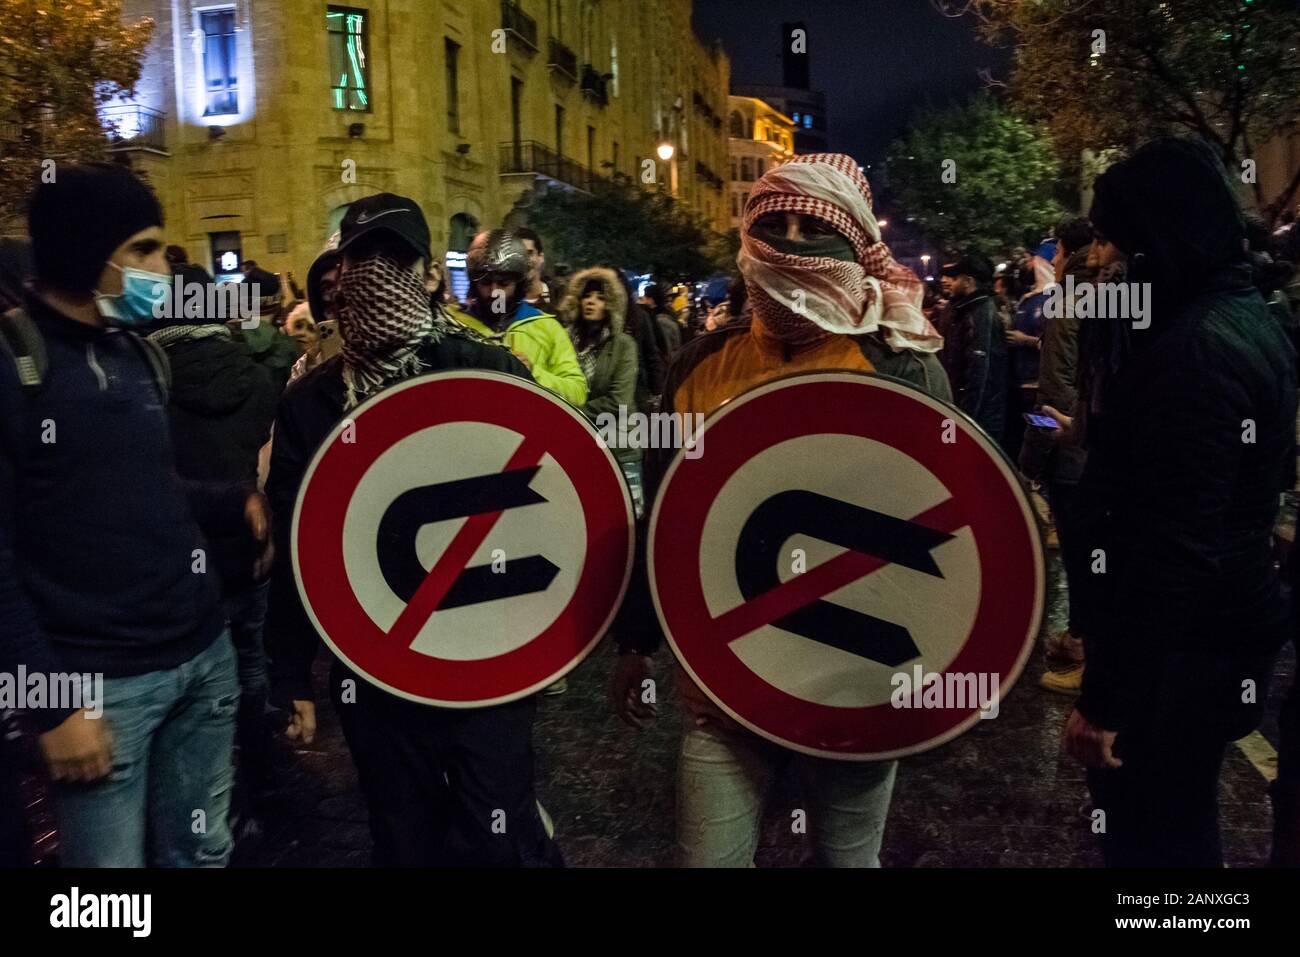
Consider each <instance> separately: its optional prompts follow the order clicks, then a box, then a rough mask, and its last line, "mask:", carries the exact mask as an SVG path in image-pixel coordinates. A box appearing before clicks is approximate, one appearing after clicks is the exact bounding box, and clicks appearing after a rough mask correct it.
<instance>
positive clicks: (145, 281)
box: [95, 262, 172, 326]
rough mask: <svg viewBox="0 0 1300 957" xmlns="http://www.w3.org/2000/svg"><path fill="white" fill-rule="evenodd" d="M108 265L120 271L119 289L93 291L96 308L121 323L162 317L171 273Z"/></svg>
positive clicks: (140, 322)
mask: <svg viewBox="0 0 1300 957" xmlns="http://www.w3.org/2000/svg"><path fill="white" fill-rule="evenodd" d="M109 265H110V266H112V267H113V268H114V269H116V270H117V271H118V272H120V273H121V274H122V291H121V293H119V294H118V295H116V296H106V295H103V294H99V295H96V297H95V300H96V301H97V302H98V304H99V311H100V312H101V313H103V314H104V315H105V316H107V317H108V318H110V319H113V320H115V321H116V322H117V323H118V324H119V325H123V326H147V325H150V324H151V323H153V322H155V321H157V320H158V319H161V318H163V306H164V304H165V303H166V302H167V297H168V296H170V295H171V291H172V277H171V276H164V275H163V274H162V273H156V272H149V271H148V270H147V269H136V268H135V267H134V266H127V267H125V268H123V267H122V266H119V265H118V264H117V263H114V262H110V263H109Z"/></svg>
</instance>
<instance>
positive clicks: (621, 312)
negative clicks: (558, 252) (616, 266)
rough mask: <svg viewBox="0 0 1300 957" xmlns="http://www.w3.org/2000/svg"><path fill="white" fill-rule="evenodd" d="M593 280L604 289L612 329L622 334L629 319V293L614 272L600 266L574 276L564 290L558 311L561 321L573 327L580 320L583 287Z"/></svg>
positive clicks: (584, 270)
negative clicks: (624, 324) (625, 322)
mask: <svg viewBox="0 0 1300 957" xmlns="http://www.w3.org/2000/svg"><path fill="white" fill-rule="evenodd" d="M592 279H595V280H597V281H598V282H599V283H600V284H601V286H602V287H603V289H604V292H605V307H606V310H607V311H608V312H609V327H610V329H612V330H613V331H614V332H622V331H623V323H624V321H625V320H626V319H627V292H626V291H625V290H624V289H623V283H621V282H620V281H619V278H618V276H617V275H615V273H614V270H612V269H604V268H602V267H600V266H593V267H592V268H590V269H583V270H581V271H579V272H576V273H574V274H573V277H572V278H571V279H570V280H569V285H568V287H567V288H566V289H565V290H564V297H563V298H562V299H561V300H560V307H559V309H557V310H556V312H557V313H558V314H559V317H560V321H561V322H563V323H564V324H565V325H566V326H571V325H573V324H574V323H575V322H577V321H578V320H579V318H580V317H581V315H582V302H581V298H582V287H583V286H585V285H587V283H588V282H589V281H591V280H592Z"/></svg>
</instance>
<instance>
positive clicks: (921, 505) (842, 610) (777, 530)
mask: <svg viewBox="0 0 1300 957" xmlns="http://www.w3.org/2000/svg"><path fill="white" fill-rule="evenodd" d="M704 428H705V429H706V431H707V432H708V435H709V454H708V455H704V456H700V457H698V458H695V459H690V458H687V457H686V456H684V455H683V454H681V453H680V452H679V453H678V455H677V456H676V458H675V459H674V460H673V462H672V464H671V466H670V467H669V469H668V471H667V473H666V475H665V477H664V481H663V483H662V485H661V486H660V490H659V495H658V497H657V498H656V500H655V505H654V511H653V512H652V514H651V519H650V538H649V543H648V566H649V575H650V586H651V591H652V594H653V597H654V603H655V609H656V611H657V613H658V615H659V621H660V623H661V624H662V626H663V629H664V633H665V634H666V635H667V637H668V641H669V643H670V644H671V645H672V648H673V651H674V653H675V654H676V655H677V658H678V660H679V661H680V662H681V664H682V666H683V667H684V668H685V670H686V671H687V673H688V674H689V675H690V677H691V678H692V679H693V680H694V681H695V682H696V684H698V685H699V686H700V688H701V689H703V691H704V692H705V693H706V694H707V695H708V696H709V697H710V698H712V699H713V701H714V702H715V703H716V704H717V705H718V706H719V707H720V708H722V710H723V711H725V712H726V713H727V714H729V715H731V717H733V718H735V719H736V720H737V721H738V722H740V723H741V724H742V725H744V726H745V727H747V728H749V729H750V730H752V731H755V732H757V733H758V734H760V735H762V736H763V737H765V738H768V739H770V740H772V741H775V742H777V743H778V744H781V745H784V746H785V747H788V748H792V749H794V750H796V751H802V752H804V753H807V754H814V755H819V756H823V757H831V758H840V759H845V760H883V759H887V758H893V757H899V756H901V755H905V754H912V753H915V752H918V751H924V750H926V749H929V748H933V747H935V746H937V745H939V744H941V743H943V742H944V741H948V740H950V739H952V738H954V737H956V736H957V735H959V734H961V733H962V732H963V731H965V730H966V729H968V728H970V727H971V726H972V725H973V724H974V723H975V722H976V721H978V720H979V718H980V716H981V713H985V714H988V713H993V714H995V713H996V709H997V706H998V701H999V699H1000V696H1001V695H1003V694H1005V693H1006V692H1007V691H1008V690H1009V689H1010V687H1011V685H1012V683H1013V682H1014V681H1015V679H1016V678H1017V677H1018V676H1019V674H1020V672H1021V670H1022V669H1023V667H1024V664H1025V661H1026V659H1027V658H1028V656H1029V652H1030V649H1031V648H1032V646H1033V641H1034V638H1035V636H1036V634H1037V632H1038V626H1039V623H1040V621H1041V618H1042V613H1043V588H1044V563H1043V554H1042V543H1041V539H1040V536H1039V533H1038V527H1037V523H1036V521H1035V516H1034V512H1033V509H1032V506H1031V505H1030V503H1029V500H1028V498H1027V497H1026V495H1025V492H1024V489H1023V488H1022V487H1021V485H1020V482H1019V480H1018V479H1017V478H1016V474H1015V472H1014V471H1013V470H1012V468H1011V466H1010V465H1009V464H1008V462H1007V460H1006V458H1005V457H1004V456H1003V454H1002V452H1001V451H1000V450H999V449H998V447H997V446H996V445H995V444H994V442H993V441H992V440H991V439H990V438H989V437H988V436H987V435H985V434H984V433H983V432H982V431H981V430H980V429H979V427H978V426H976V425H975V424H974V423H973V422H972V421H971V420H970V419H968V418H967V417H966V416H965V415H963V414H962V413H961V412H958V411H957V410H956V409H953V408H952V407H950V406H948V405H947V404H945V403H943V402H941V401H939V400H937V399H934V398H931V397H930V396H928V395H926V394H925V393H923V392H921V391H919V390H918V389H915V388H913V387H911V386H909V385H906V384H904V383H901V382H898V381H896V380H893V379H887V378H882V377H880V376H874V375H863V374H856V373H824V374H812V375H798V376H792V377H789V378H783V379H779V380H776V381H773V382H771V383H768V384H766V385H763V386H759V387H757V388H755V389H753V390H752V391H749V392H747V393H745V394H743V395H741V396H740V397H738V398H736V399H734V400H732V401H731V402H729V403H727V404H726V405H724V406H723V407H722V408H721V409H719V410H718V411H717V412H716V413H715V414H714V415H713V416H712V417H710V418H709V419H708V420H707V421H706V423H705V426H704Z"/></svg>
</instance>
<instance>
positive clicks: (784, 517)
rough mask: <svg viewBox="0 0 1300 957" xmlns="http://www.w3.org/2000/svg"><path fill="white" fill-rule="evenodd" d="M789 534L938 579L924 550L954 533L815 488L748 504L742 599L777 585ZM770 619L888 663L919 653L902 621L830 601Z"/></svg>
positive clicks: (740, 558)
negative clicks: (873, 557)
mask: <svg viewBox="0 0 1300 957" xmlns="http://www.w3.org/2000/svg"><path fill="white" fill-rule="evenodd" d="M795 534H804V535H809V536H811V537H813V538H818V539H821V540H822V541H826V542H830V543H832V544H834V545H840V546H842V547H844V548H850V549H853V550H854V551H857V552H861V553H863V554H865V555H873V556H875V557H876V558H881V559H884V560H885V561H887V562H891V563H893V564H896V565H902V566H903V567H904V568H911V569H913V570H914V571H918V572H922V573H924V574H926V575H932V576H934V577H936V578H942V577H943V573H942V572H941V571H940V570H939V566H938V565H937V564H936V563H935V560H934V557H933V556H932V555H931V554H930V552H931V550H932V549H934V548H936V547H938V546H939V545H942V544H943V543H944V542H946V541H948V540H950V539H951V538H952V537H953V536H952V535H950V534H949V533H947V532H940V531H936V530H935V529H932V528H926V527H925V526H924V525H918V524H916V523H914V522H909V521H906V520H905V519H900V518H895V517H893V516H892V515H885V514H884V513H882V512H877V511H874V510H873V509H869V508H863V507H861V506H858V505H853V504H850V503H849V502H844V501H841V500H840V499H837V498H831V497H829V496H826V495H819V494H818V493H816V492H809V491H806V490H803V489H792V490H790V491H786V492H778V493H777V494H776V495H773V496H772V497H771V498H769V499H767V500H766V501H764V502H763V503H762V504H761V505H759V506H758V508H756V509H754V511H753V513H752V514H751V515H750V516H749V519H748V520H747V521H746V522H745V526H744V528H742V529H741V532H740V538H739V539H738V540H737V542H736V582H737V584H738V585H739V586H740V591H741V594H742V595H744V596H745V600H746V601H749V600H751V599H753V598H755V597H757V596H758V595H761V594H762V593H763V592H765V591H768V590H769V589H772V588H775V587H776V586H777V585H779V584H780V583H781V579H780V575H779V572H778V570H777V569H778V567H779V563H780V561H781V560H782V556H781V548H782V546H783V545H784V544H785V543H786V542H787V541H789V539H790V536H792V535H795ZM772 624H773V625H775V626H776V627H777V628H781V629H784V630H785V631H789V632H792V633H794V634H796V635H801V636H803V637H804V638H809V639H811V640H813V641H817V642H820V643H821V644H824V645H829V646H831V647H832V648H839V649H840V650H842V651H847V652H849V653H851V654H855V655H859V656H861V657H863V658H869V659H872V660H874V661H879V662H882V663H883V664H886V665H891V666H894V667H897V666H898V665H901V664H903V662H905V661H910V660H911V659H913V658H915V657H917V656H918V655H920V653H921V652H920V649H919V648H917V647H916V643H915V642H914V641H912V635H911V633H910V632H908V630H907V629H906V628H904V627H903V626H902V625H897V624H895V623H893V622H890V621H885V620H883V619H881V618H876V617H875V616H874V615H868V614H864V613H863V612H860V611H855V610H854V609H852V608H845V607H844V606H842V605H836V604H834V603H833V602H829V601H821V600H818V601H815V602H813V603H812V604H810V605H806V606H805V607H803V608H800V609H798V610H797V611H794V612H791V613H790V614H788V615H786V616H785V617H783V618H779V619H777V620H776V621H774V622H773V623H772Z"/></svg>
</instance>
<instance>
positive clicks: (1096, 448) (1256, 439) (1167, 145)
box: [1065, 139, 1296, 867]
mask: <svg viewBox="0 0 1300 957" xmlns="http://www.w3.org/2000/svg"><path fill="white" fill-rule="evenodd" d="M1090 218H1091V220H1092V222H1093V224H1094V226H1095V227H1096V232H1097V239H1096V242H1097V243H1098V244H1099V250H1100V251H1105V249H1106V247H1107V246H1108V245H1109V244H1114V246H1115V247H1117V248H1118V250H1119V251H1120V252H1121V253H1123V254H1124V256H1125V257H1126V258H1127V263H1128V274H1127V278H1128V280H1129V282H1130V284H1131V283H1149V284H1150V285H1149V287H1146V288H1144V289H1137V290H1135V289H1133V288H1131V287H1130V289H1129V301H1130V302H1134V301H1145V302H1146V308H1145V309H1141V310H1133V312H1134V315H1132V316H1128V317H1114V316H1110V317H1106V318H1093V319H1089V320H1088V321H1086V322H1084V323H1083V329H1084V335H1085V336H1086V337H1088V338H1089V339H1090V340H1091V345H1092V346H1094V347H1095V346H1096V345H1097V344H1101V345H1102V346H1105V347H1107V350H1106V351H1103V352H1101V353H1100V354H1098V355H1096V357H1095V361H1093V362H1092V363H1091V364H1090V365H1089V367H1088V372H1087V373H1086V375H1087V376H1090V377H1091V381H1088V379H1085V381H1084V383H1083V388H1084V390H1085V392H1088V391H1092V392H1094V393H1095V392H1097V391H1098V390H1100V398H1101V399H1102V401H1101V402H1100V404H1099V405H1096V409H1097V411H1096V413H1095V417H1094V418H1092V419H1090V421H1089V422H1088V423H1087V432H1086V434H1087V439H1088V461H1087V465H1086V466H1085V470H1084V473H1083V478H1082V481H1081V483H1080V486H1079V490H1078V496H1079V500H1080V501H1079V513H1078V521H1079V525H1078V529H1077V531H1076V535H1077V536H1078V537H1080V538H1081V539H1083V542H1084V546H1083V547H1084V548H1085V550H1086V552H1087V553H1088V554H1089V555H1091V556H1093V558H1094V561H1095V560H1096V557H1097V556H1098V555H1102V556H1104V560H1105V569H1104V570H1105V574H1092V575H1088V576H1084V577H1085V578H1086V579H1088V581H1087V582H1086V587H1085V589H1084V592H1083V594H1081V595H1072V596H1071V602H1072V603H1073V602H1074V601H1075V600H1082V601H1085V602H1086V603H1087V607H1088V618H1089V621H1090V630H1089V633H1088V634H1085V635H1084V650H1085V657H1086V661H1087V664H1086V667H1085V670H1084V673H1083V693H1082V696H1081V697H1080V698H1079V700H1078V704H1077V706H1076V710H1075V712H1074V713H1073V714H1072V715H1071V716H1070V721H1069V724H1068V725H1067V727H1066V739H1065V741H1066V746H1067V748H1068V750H1069V751H1070V752H1071V753H1072V754H1074V755H1075V756H1076V757H1078V758H1079V759H1080V760H1082V761H1083V762H1084V763H1085V764H1087V765H1088V767H1089V769H1090V770H1089V774H1088V784H1089V788H1090V790H1091V791H1092V794H1093V799H1094V803H1095V806H1097V807H1104V808H1105V809H1106V816H1107V828H1106V833H1105V835H1104V836H1103V838H1102V841H1103V847H1102V849H1103V852H1104V854H1105V858H1106V862H1107V864H1109V865H1112V866H1165V867H1188V866H1196V867H1221V866H1222V863H1223V854H1222V848H1221V845H1220V839H1219V831H1218V823H1217V785H1218V775H1219V767H1220V764H1221V762H1222V760H1223V755H1224V749H1225V747H1226V744H1227V742H1228V741H1231V740H1233V739H1236V738H1240V737H1242V736H1244V735H1245V734H1247V733H1248V732H1249V731H1250V730H1251V729H1252V728H1254V727H1255V726H1256V725H1257V724H1258V722H1259V720H1260V718H1261V715H1262V702H1263V701H1264V700H1265V698H1266V691H1267V686H1268V681H1269V678H1270V676H1271V673H1272V663H1273V657H1274V654H1275V653H1276V651H1277V649H1278V648H1279V647H1280V646H1281V644H1282V643H1283V642H1284V641H1285V640H1286V639H1287V637H1289V630H1290V628H1291V627H1293V626H1292V625H1291V624H1290V623H1289V621H1288V609H1287V606H1286V603H1285V601H1284V599H1283V596H1282V593H1281V590H1280V586H1279V582H1278V579H1277V575H1276V573H1275V572H1274V569H1273V568H1272V563H1271V554H1270V551H1271V534H1272V529H1273V521H1274V516H1275V514H1276V512H1277V498H1278V492H1279V491H1280V489H1281V488H1282V485H1283V476H1284V474H1285V472H1286V460H1287V457H1288V456H1290V455H1292V454H1294V447H1295V434H1294V429H1295V416H1296V374H1295V356H1294V353H1293V351H1292V349H1291V346H1290V344H1289V343H1288V342H1287V340H1286V337H1285V335H1284V333H1283V332H1282V330H1281V329H1280V328H1279V326H1278V324H1277V323H1276V322H1275V321H1273V319H1272V318H1271V317H1270V315H1269V313H1268V309H1267V307H1266V306H1265V304H1264V300H1263V299H1262V298H1261V296H1260V295H1259V292H1258V291H1257V290H1256V289H1255V288H1254V286H1253V285H1252V282H1251V278H1252V276H1251V268H1250V263H1249V261H1248V260H1247V258H1246V253H1245V247H1244V245H1243V240H1244V239H1245V228H1244V225H1243V221H1242V216H1241V210H1240V207H1239V205H1238V202H1237V198H1236V195H1235V193H1234V191H1233V188H1232V185H1231V183H1230V182H1229V180H1228V178H1227V176H1226V174H1225V172H1224V169H1223V165H1222V164H1221V162H1220V161H1219V159H1218V157H1217V156H1216V155H1215V154H1214V152H1213V151H1212V150H1211V149H1210V148H1209V147H1208V146H1206V145H1205V144H1204V143H1200V142H1196V141H1189V140H1180V139H1161V140H1157V141H1155V142H1153V143H1151V144H1149V145H1148V146H1146V147H1144V148H1143V149H1141V150H1139V151H1138V152H1137V153H1136V154H1134V155H1133V156H1132V157H1131V158H1129V159H1127V160H1124V161H1121V162H1120V163H1118V164H1116V165H1115V166H1113V167H1112V168H1111V169H1110V170H1108V171H1107V172H1106V173H1104V174H1103V175H1102V176H1101V177H1100V178H1098V180H1097V183H1096V187H1095V200H1094V203H1093V207H1092V212H1091V216H1090ZM1138 293H1140V294H1141V300H1135V299H1134V295H1135V294H1138ZM1139 313H1140V314H1139ZM1099 373H1100V375H1101V378H1102V381H1100V382H1098V381H1097V377H1098V374H1099ZM1094 571H1095V569H1094ZM1071 584H1074V583H1073V582H1072V583H1071ZM1094 626H1095V627H1094ZM1245 682H1250V684H1245ZM1244 688H1253V689H1254V693H1253V694H1251V695H1246V694H1243V689H1244ZM1120 762H1122V763H1120ZM1293 800H1294V798H1293Z"/></svg>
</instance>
